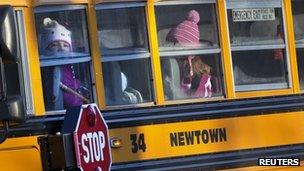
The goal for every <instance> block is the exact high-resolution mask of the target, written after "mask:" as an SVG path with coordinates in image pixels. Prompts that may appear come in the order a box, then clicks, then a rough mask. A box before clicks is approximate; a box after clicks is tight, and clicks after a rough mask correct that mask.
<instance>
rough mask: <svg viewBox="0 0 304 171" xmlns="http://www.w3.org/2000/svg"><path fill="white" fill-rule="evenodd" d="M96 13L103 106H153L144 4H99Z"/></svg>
mask: <svg viewBox="0 0 304 171" xmlns="http://www.w3.org/2000/svg"><path fill="white" fill-rule="evenodd" d="M96 10H97V12H96V13H97V20H98V21H97V22H98V23H97V25H98V34H99V45H100V50H101V60H102V67H103V76H104V85H105V96H106V98H105V99H106V105H107V106H115V105H132V104H139V103H147V102H152V100H153V98H152V86H151V85H152V82H151V81H152V77H151V70H150V53H149V48H148V41H147V28H146V20H145V18H146V17H145V7H144V4H142V3H130V4H129V3H128V4H127V6H123V5H121V4H120V5H119V6H115V4H105V5H103V4H98V5H97V6H96Z"/></svg>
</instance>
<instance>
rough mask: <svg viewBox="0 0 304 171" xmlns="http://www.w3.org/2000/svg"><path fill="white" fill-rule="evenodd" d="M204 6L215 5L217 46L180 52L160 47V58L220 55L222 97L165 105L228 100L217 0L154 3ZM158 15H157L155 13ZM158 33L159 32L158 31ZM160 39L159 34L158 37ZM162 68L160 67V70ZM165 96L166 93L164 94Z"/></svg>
mask: <svg viewBox="0 0 304 171" xmlns="http://www.w3.org/2000/svg"><path fill="white" fill-rule="evenodd" d="M203 4H212V5H214V17H215V22H216V27H215V29H216V30H215V33H216V34H217V46H210V47H201V48H198V49H195V48H189V49H183V50H178V51H174V49H170V50H162V47H161V46H159V45H158V47H157V48H158V51H159V58H160V59H165V58H176V57H177V58H179V57H181V58H182V57H185V56H187V55H212V54H213V55H218V57H219V58H218V60H219V61H220V62H221V63H219V64H218V65H219V69H220V73H221V74H222V79H221V84H222V90H221V91H222V95H220V96H214V97H210V98H205V97H200V98H191V97H190V98H184V99H169V100H166V99H165V100H164V104H166V105H171V104H181V103H199V102H208V101H218V100H223V99H226V98H227V97H226V96H227V94H226V92H227V90H226V88H227V87H226V85H225V76H224V75H225V70H224V54H223V51H222V48H223V47H221V45H222V43H221V38H220V37H221V35H220V34H221V32H220V30H221V27H220V20H219V17H220V16H219V13H218V10H219V9H218V2H217V1H216V0H200V1H196V0H189V1H186V0H183V1H178V0H173V1H158V2H155V3H154V6H155V7H157V6H171V5H175V6H178V5H203ZM155 15H156V13H155ZM157 31H158V30H157ZM156 36H157V38H158V34H157V35H156ZM161 68H162V66H160V69H161ZM162 88H163V89H164V85H162ZM163 94H165V92H164V93H163Z"/></svg>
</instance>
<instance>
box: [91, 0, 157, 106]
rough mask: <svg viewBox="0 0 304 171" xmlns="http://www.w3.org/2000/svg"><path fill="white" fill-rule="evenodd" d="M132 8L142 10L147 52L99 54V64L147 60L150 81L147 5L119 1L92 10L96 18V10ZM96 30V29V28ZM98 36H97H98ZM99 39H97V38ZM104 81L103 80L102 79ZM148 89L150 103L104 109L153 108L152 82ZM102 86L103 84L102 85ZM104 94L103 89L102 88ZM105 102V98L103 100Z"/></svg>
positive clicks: (103, 3) (153, 90)
mask: <svg viewBox="0 0 304 171" xmlns="http://www.w3.org/2000/svg"><path fill="white" fill-rule="evenodd" d="M132 7H142V8H143V10H144V16H145V17H144V19H145V23H146V25H145V27H146V34H147V35H146V38H147V44H148V46H147V49H146V50H147V51H146V52H139V53H138V52H137V53H136V52H135V53H132V54H114V55H109V54H102V53H100V57H99V60H100V64H101V65H103V63H104V62H118V61H126V60H137V59H149V72H148V74H149V77H150V78H151V79H153V75H152V53H151V50H150V46H149V44H150V43H151V42H150V39H149V36H148V34H149V33H148V32H149V30H148V20H147V15H148V14H147V10H146V7H147V3H146V2H143V1H139V2H137V1H132V2H119V1H113V2H100V3H96V4H95V6H94V9H95V11H96V16H97V11H98V10H113V9H123V8H125V9H126V8H132ZM96 22H97V23H98V20H97V17H96ZM97 30H98V28H97ZM98 36H99V35H98ZM98 39H99V37H98ZM98 48H99V50H100V51H101V49H100V45H98ZM103 81H104V78H103ZM149 84H150V87H151V90H149V91H151V101H150V102H142V103H135V104H119V105H116V104H114V105H107V104H106V102H105V106H104V108H105V109H107V110H115V109H122V108H137V107H149V106H154V105H155V101H156V97H155V87H154V86H153V82H151V83H149ZM103 85H104V83H103ZM103 91H104V92H105V91H106V90H105V87H104V90H103ZM104 100H105V98H104Z"/></svg>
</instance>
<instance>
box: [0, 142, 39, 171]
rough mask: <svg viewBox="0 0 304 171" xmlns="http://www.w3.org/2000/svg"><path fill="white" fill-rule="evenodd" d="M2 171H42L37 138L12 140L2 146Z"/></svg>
mask: <svg viewBox="0 0 304 171" xmlns="http://www.w3.org/2000/svg"><path fill="white" fill-rule="evenodd" d="M0 165H1V170H7V171H20V170H22V171H41V170H42V164H41V159H40V150H39V146H38V144H37V137H25V138H12V139H7V140H6V141H5V142H4V143H3V144H0Z"/></svg>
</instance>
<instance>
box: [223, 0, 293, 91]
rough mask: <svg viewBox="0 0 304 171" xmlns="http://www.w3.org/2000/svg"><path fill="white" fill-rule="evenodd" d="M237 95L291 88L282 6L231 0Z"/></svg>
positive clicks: (271, 0)
mask: <svg viewBox="0 0 304 171" xmlns="http://www.w3.org/2000/svg"><path fill="white" fill-rule="evenodd" d="M227 9H228V22H229V32H230V41H231V42H230V43H231V50H232V61H233V74H234V83H235V89H236V91H249V90H271V89H283V88H288V87H289V83H288V69H287V58H286V45H285V40H284V23H283V15H282V2H281V1H280V0H263V1H254V0H248V1H241V0H228V2H227Z"/></svg>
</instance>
